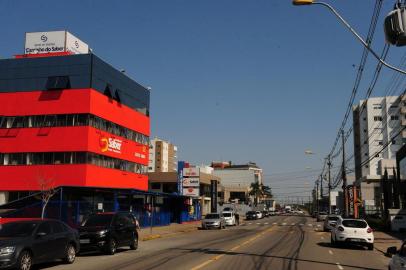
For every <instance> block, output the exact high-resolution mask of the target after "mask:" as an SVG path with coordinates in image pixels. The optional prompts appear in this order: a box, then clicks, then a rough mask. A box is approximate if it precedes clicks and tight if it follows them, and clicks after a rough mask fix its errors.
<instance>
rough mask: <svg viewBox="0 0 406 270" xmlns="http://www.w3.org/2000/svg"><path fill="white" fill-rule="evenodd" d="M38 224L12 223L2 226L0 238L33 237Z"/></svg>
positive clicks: (0, 226) (0, 227)
mask: <svg viewBox="0 0 406 270" xmlns="http://www.w3.org/2000/svg"><path fill="white" fill-rule="evenodd" d="M37 224H38V222H11V223H6V224H2V225H0V237H27V236H30V235H32V232H33V231H34V229H35V227H36V226H37Z"/></svg>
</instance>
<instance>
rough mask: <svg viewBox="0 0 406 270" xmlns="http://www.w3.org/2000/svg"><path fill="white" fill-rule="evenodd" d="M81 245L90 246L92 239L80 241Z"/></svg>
mask: <svg viewBox="0 0 406 270" xmlns="http://www.w3.org/2000/svg"><path fill="white" fill-rule="evenodd" d="M79 242H80V243H81V244H89V243H90V239H80V241H79Z"/></svg>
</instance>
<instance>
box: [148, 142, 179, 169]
mask: <svg viewBox="0 0 406 270" xmlns="http://www.w3.org/2000/svg"><path fill="white" fill-rule="evenodd" d="M177 151H178V147H177V146H175V145H173V144H171V143H170V142H167V141H164V140H161V139H159V138H154V139H153V140H151V142H150V146H149V162H148V172H176V171H177V168H178V165H177V164H178V157H177Z"/></svg>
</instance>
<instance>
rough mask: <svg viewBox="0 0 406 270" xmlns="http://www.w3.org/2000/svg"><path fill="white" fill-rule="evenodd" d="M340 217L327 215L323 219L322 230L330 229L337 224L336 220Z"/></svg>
mask: <svg viewBox="0 0 406 270" xmlns="http://www.w3.org/2000/svg"><path fill="white" fill-rule="evenodd" d="M340 218H341V217H340V216H339V215H328V216H327V217H326V219H325V220H324V224H323V230H324V231H325V232H328V231H331V230H332V229H333V228H334V227H335V225H336V224H337V220H339V219H340Z"/></svg>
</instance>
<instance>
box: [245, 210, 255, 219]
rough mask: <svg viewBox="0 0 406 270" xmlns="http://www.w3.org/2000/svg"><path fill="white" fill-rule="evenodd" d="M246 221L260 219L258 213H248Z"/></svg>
mask: <svg viewBox="0 0 406 270" xmlns="http://www.w3.org/2000/svg"><path fill="white" fill-rule="evenodd" d="M245 219H247V220H251V219H258V217H257V212H255V211H248V212H247V213H245Z"/></svg>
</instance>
